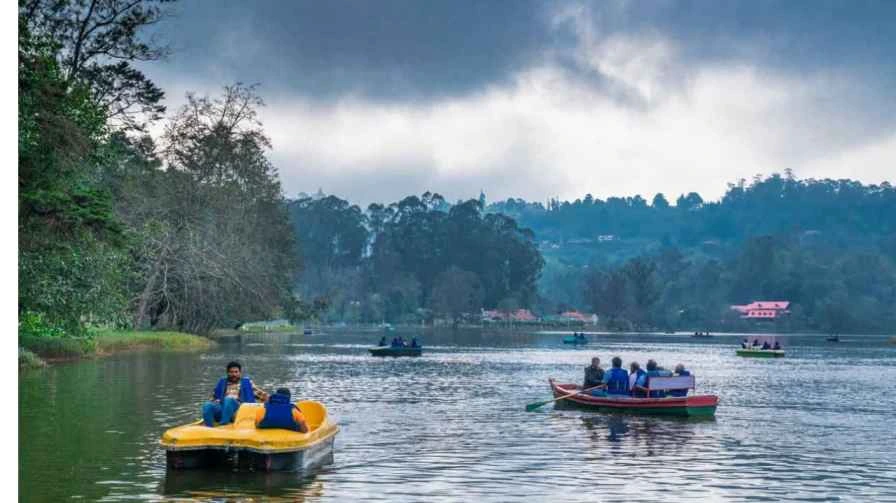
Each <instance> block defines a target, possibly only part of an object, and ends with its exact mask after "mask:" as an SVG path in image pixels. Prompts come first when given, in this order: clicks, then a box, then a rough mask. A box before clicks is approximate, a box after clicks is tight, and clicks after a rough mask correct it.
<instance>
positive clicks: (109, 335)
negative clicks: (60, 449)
mask: <svg viewBox="0 0 896 503" xmlns="http://www.w3.org/2000/svg"><path fill="white" fill-rule="evenodd" d="M212 344H214V343H213V342H212V341H211V340H209V339H207V338H205V337H200V336H198V335H192V334H185V333H182V332H156V331H138V330H108V329H99V330H94V331H93V332H92V335H91V336H90V337H37V336H25V337H22V336H20V337H19V367H20V368H34V367H40V366H42V365H43V364H44V362H43V360H50V361H54V360H55V361H60V360H72V359H77V358H84V357H90V356H104V355H109V354H112V353H118V352H122V351H131V350H138V349H172V350H198V349H208V348H209V347H211V346H212Z"/></svg>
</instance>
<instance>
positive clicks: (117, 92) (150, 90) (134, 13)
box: [19, 0, 168, 129]
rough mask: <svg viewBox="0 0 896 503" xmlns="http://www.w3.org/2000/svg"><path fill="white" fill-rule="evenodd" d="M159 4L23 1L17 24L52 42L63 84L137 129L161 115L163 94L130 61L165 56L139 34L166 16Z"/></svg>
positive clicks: (154, 42) (129, 0) (160, 47)
mask: <svg viewBox="0 0 896 503" xmlns="http://www.w3.org/2000/svg"><path fill="white" fill-rule="evenodd" d="M161 3H162V2H154V1H132V0H101V1H100V0H22V1H20V8H19V19H20V26H24V27H26V28H27V30H29V31H30V32H31V33H34V34H35V35H36V36H39V37H42V38H45V39H47V40H52V41H53V42H54V44H55V45H56V47H57V50H56V51H55V55H54V58H55V60H56V61H57V62H58V65H59V68H60V69H61V76H62V78H63V81H64V83H65V84H66V85H68V86H72V85H75V84H76V83H78V84H80V85H82V86H83V87H84V88H85V89H87V90H88V92H89V96H90V98H91V100H92V101H93V102H94V103H96V104H97V106H98V107H99V109H101V110H103V111H104V112H105V117H106V118H108V119H110V120H112V121H114V122H116V123H118V124H120V125H121V126H123V127H125V128H129V129H132V128H133V129H142V128H143V127H145V125H146V124H147V123H148V122H151V121H154V120H157V119H158V118H159V117H160V116H161V114H162V113H163V112H164V111H165V107H164V106H162V105H161V104H160V102H161V100H162V97H163V96H164V94H163V93H162V91H161V89H159V88H158V86H156V85H155V84H154V83H153V82H152V81H150V80H149V79H148V78H147V77H146V76H145V75H144V74H143V73H142V72H141V71H139V70H137V69H136V68H135V67H134V66H133V65H132V64H131V62H132V61H151V60H155V59H159V58H162V57H164V56H165V55H166V54H167V53H168V48H167V47H165V46H164V45H162V44H160V43H158V41H157V40H155V39H146V38H144V37H143V36H142V29H143V28H144V27H147V26H150V25H153V24H156V23H158V22H159V21H160V20H161V19H162V18H163V17H164V15H165V11H164V10H163V9H162V7H161V6H160V4H161Z"/></svg>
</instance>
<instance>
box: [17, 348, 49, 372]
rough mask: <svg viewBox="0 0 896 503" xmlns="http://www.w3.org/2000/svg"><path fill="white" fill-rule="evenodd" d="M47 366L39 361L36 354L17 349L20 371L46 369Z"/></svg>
mask: <svg viewBox="0 0 896 503" xmlns="http://www.w3.org/2000/svg"><path fill="white" fill-rule="evenodd" d="M46 366H47V364H46V362H44V361H43V360H41V359H40V358H39V357H38V356H37V355H36V354H34V353H32V352H31V351H28V350H27V349H25V348H19V368H20V369H36V368H41V367H46Z"/></svg>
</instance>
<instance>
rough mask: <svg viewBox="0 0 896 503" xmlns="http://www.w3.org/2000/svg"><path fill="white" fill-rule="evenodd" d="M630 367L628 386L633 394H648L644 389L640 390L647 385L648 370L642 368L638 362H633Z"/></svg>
mask: <svg viewBox="0 0 896 503" xmlns="http://www.w3.org/2000/svg"><path fill="white" fill-rule="evenodd" d="M628 368H629V369H630V370H629V374H628V388H629V389H630V390H631V392H632V396H647V394H646V393H644V392H643V391H638V388H639V387H644V386H647V372H644V369H642V368H641V364H639V363H638V362H632V363H631V364H630V365H629V366H628Z"/></svg>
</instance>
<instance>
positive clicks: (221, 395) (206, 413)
mask: <svg viewBox="0 0 896 503" xmlns="http://www.w3.org/2000/svg"><path fill="white" fill-rule="evenodd" d="M267 398H268V394H267V393H266V392H265V391H264V390H263V389H261V388H259V387H257V386H255V384H254V383H253V382H252V381H251V380H250V379H249V378H248V377H243V367H242V366H241V365H240V364H239V362H230V363H228V364H227V376H226V377H222V378H221V379H219V380H218V384H217V385H216V386H215V390H214V392H213V393H212V398H211V400H209V401H208V402H205V404H204V405H203V406H202V421H203V422H204V423H205V425H206V426H210V427H211V426H214V425H215V421H217V422H218V424H230V423H232V422H233V418H234V416H236V411H237V409H239V408H240V404H241V403H255V400H256V399H257V400H259V401H262V402H264V401H266V400H267Z"/></svg>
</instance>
